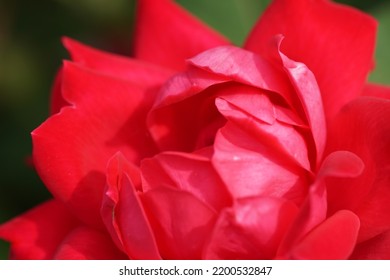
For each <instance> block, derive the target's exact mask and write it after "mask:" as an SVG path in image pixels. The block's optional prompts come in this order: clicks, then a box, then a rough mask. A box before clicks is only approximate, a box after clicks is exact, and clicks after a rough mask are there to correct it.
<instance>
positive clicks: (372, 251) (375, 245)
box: [350, 230, 390, 260]
mask: <svg viewBox="0 0 390 280" xmlns="http://www.w3.org/2000/svg"><path fill="white" fill-rule="evenodd" d="M350 258H351V259H354V260H390V231H389V230H388V231H385V232H384V233H381V234H379V235H377V236H375V237H374V238H371V239H368V240H367V241H365V242H362V243H360V244H358V245H357V246H356V248H355V250H354V251H353V254H352V256H351V257H350Z"/></svg>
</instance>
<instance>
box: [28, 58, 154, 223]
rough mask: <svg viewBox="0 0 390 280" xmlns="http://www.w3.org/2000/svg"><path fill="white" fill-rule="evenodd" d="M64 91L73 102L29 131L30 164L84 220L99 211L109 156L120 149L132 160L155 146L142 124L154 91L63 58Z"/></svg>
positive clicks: (88, 220)
mask: <svg viewBox="0 0 390 280" xmlns="http://www.w3.org/2000/svg"><path fill="white" fill-rule="evenodd" d="M62 85H63V87H62V91H63V96H64V97H65V98H66V100H67V101H68V102H70V103H71V104H72V106H71V107H65V108H63V109H62V111H61V112H60V113H59V114H57V115H53V116H52V117H51V118H49V119H48V120H47V121H45V122H44V123H43V124H42V125H41V126H40V127H39V128H37V129H36V130H34V132H33V133H32V137H33V157H34V164H35V167H36V169H37V171H38V173H39V175H40V177H41V179H42V180H43V182H44V183H45V185H46V186H47V187H48V189H49V190H50V191H51V192H52V193H53V195H54V196H55V197H56V198H59V199H60V200H62V201H64V202H66V203H67V204H68V206H69V207H70V209H71V210H73V213H74V214H75V215H76V216H77V217H79V218H80V219H81V220H83V221H84V222H85V223H86V224H92V225H96V226H103V223H102V220H101V217H100V206H101V199H102V193H103V190H104V186H105V176H104V174H105V170H106V165H107V162H108V160H109V159H110V158H111V157H112V155H114V154H115V153H116V152H118V151H121V152H122V153H123V154H124V155H125V156H126V158H128V159H129V160H130V161H132V162H133V163H136V164H137V163H139V161H140V159H142V158H144V157H147V156H150V155H153V154H154V153H156V151H157V149H156V147H155V144H154V142H153V140H152V139H151V138H150V136H149V134H148V132H147V129H146V125H145V119H146V113H147V111H148V110H149V108H150V107H151V104H152V102H153V99H154V96H153V94H152V93H150V92H148V93H145V92H144V91H142V90H140V89H138V88H137V87H135V86H134V85H132V84H130V83H127V82H126V81H124V80H119V79H114V78H111V77H108V76H104V75H99V74H96V73H94V72H91V71H88V70H85V69H83V68H81V67H79V66H76V65H74V64H72V63H70V62H67V63H65V65H64V68H63V80H62Z"/></svg>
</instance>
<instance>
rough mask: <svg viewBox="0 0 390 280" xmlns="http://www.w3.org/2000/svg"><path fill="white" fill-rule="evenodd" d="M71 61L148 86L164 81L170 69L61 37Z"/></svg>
mask: <svg viewBox="0 0 390 280" xmlns="http://www.w3.org/2000/svg"><path fill="white" fill-rule="evenodd" d="M63 44H64V46H65V47H66V49H67V50H68V51H69V53H70V55H71V57H72V61H74V62H75V63H77V64H81V65H83V66H85V67H87V68H90V69H93V70H96V71H98V72H100V73H103V74H106V75H110V76H113V77H116V78H121V79H124V80H127V81H129V82H131V83H134V84H136V85H137V86H138V87H142V88H150V87H154V86H159V85H161V84H162V83H164V82H165V81H166V80H167V79H168V77H169V76H171V75H172V74H173V73H172V71H170V70H168V69H166V68H162V67H159V66H157V65H153V64H149V63H145V62H143V61H140V60H135V59H131V58H129V57H123V56H119V55H115V54H111V53H107V52H104V51H100V50H96V49H93V48H91V47H88V46H86V45H83V44H81V43H79V42H77V41H75V40H72V39H70V38H66V37H65V38H63Z"/></svg>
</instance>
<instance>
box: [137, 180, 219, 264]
mask: <svg viewBox="0 0 390 280" xmlns="http://www.w3.org/2000/svg"><path fill="white" fill-rule="evenodd" d="M141 201H142V203H143V205H144V208H145V211H146V214H147V216H148V218H149V220H150V223H151V226H152V228H153V232H154V233H155V236H156V240H157V244H158V247H159V251H160V253H161V257H162V258H163V259H176V260H178V259H200V258H201V255H202V250H203V246H204V244H205V242H206V240H207V239H208V236H209V234H210V232H211V230H212V228H213V226H214V223H215V221H216V212H215V211H214V210H213V209H211V208H210V207H209V206H207V205H206V204H204V203H203V202H202V201H200V200H199V199H197V198H196V197H195V196H193V195H192V194H190V193H189V192H186V191H182V190H177V189H173V188H170V187H160V188H155V189H152V190H150V191H148V192H146V193H144V194H143V195H142V196H141Z"/></svg>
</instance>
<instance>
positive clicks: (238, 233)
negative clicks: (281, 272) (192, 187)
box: [204, 197, 298, 259]
mask: <svg viewBox="0 0 390 280" xmlns="http://www.w3.org/2000/svg"><path fill="white" fill-rule="evenodd" d="M297 213H298V208H297V207H296V205H295V204H294V203H292V202H290V201H287V200H283V199H277V198H271V197H252V198H244V199H239V200H237V201H236V202H235V204H234V206H233V207H232V208H227V209H225V210H223V211H222V213H221V214H220V216H219V218H218V221H217V223H216V226H215V228H214V230H213V233H212V236H211V239H210V241H209V242H208V245H207V247H206V250H205V253H204V258H205V259H272V258H273V257H274V256H275V253H276V250H277V248H278V246H279V242H280V240H281V239H282V237H283V235H284V233H285V231H286V230H287V229H288V227H289V226H290V224H291V223H292V221H293V219H294V218H295V216H296V214H297Z"/></svg>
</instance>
